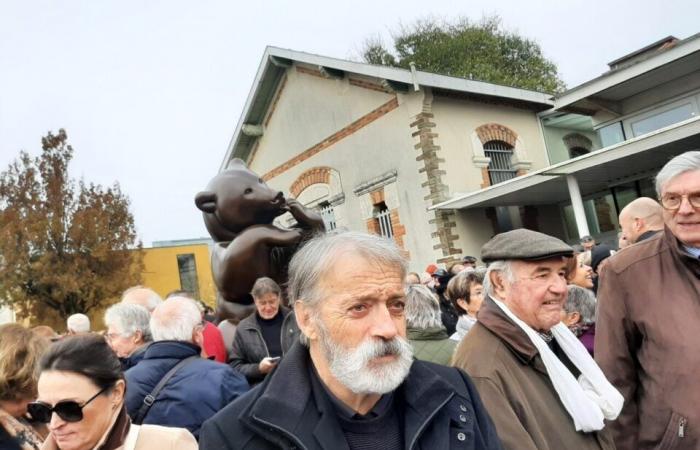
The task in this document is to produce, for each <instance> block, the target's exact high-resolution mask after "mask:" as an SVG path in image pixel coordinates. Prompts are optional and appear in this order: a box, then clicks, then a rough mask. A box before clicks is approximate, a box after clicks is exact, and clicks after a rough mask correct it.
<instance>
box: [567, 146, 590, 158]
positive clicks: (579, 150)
mask: <svg viewBox="0 0 700 450" xmlns="http://www.w3.org/2000/svg"><path fill="white" fill-rule="evenodd" d="M589 153H590V150H588V149H586V148H583V147H571V148H570V149H569V155H570V156H571V157H572V158H576V157H578V156H582V155H587V154H589Z"/></svg>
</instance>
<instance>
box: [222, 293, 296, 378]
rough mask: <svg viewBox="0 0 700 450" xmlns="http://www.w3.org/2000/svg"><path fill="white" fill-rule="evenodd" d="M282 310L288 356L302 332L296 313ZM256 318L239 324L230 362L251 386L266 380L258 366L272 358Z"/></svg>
mask: <svg viewBox="0 0 700 450" xmlns="http://www.w3.org/2000/svg"><path fill="white" fill-rule="evenodd" d="M280 310H281V311H282V314H283V315H284V320H283V321H282V332H281V333H280V341H281V346H282V353H283V354H286V353H287V350H289V348H290V347H291V346H292V344H293V343H294V342H296V341H297V340H298V339H299V333H300V332H299V327H298V325H297V321H296V317H295V315H294V312H293V311H292V310H291V309H289V308H285V307H284V306H281V307H280ZM255 316H256V314H255V313H253V314H251V315H250V316H248V317H246V318H245V319H243V320H241V322H240V323H239V324H238V327H237V328H236V336H235V337H234V338H233V346H232V349H231V361H229V364H231V367H233V368H234V369H236V370H237V371H238V372H240V373H242V374H243V375H245V377H246V378H247V379H248V382H249V383H250V384H254V383H259V382H260V381H262V380H263V379H264V378H265V374H264V373H261V372H260V369H259V368H258V364H260V361H262V359H263V358H266V357H268V356H270V352H269V351H268V349H267V345H265V340H264V339H263V336H262V331H261V330H260V325H259V324H258V321H257V320H256V318H255Z"/></svg>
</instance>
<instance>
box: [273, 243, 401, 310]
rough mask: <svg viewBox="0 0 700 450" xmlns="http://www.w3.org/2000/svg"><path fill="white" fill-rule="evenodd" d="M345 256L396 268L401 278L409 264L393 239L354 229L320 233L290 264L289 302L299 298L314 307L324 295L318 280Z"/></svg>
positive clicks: (292, 302)
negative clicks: (353, 256)
mask: <svg viewBox="0 0 700 450" xmlns="http://www.w3.org/2000/svg"><path fill="white" fill-rule="evenodd" d="M341 255H342V256H341ZM346 255H358V256H360V257H362V258H364V259H366V260H367V261H368V262H371V263H376V264H379V265H380V266H382V267H388V268H393V269H397V270H399V272H400V276H401V280H404V279H405V278H406V272H407V271H408V264H407V263H406V259H405V258H404V256H403V253H402V251H401V249H399V247H397V246H396V244H395V243H394V241H392V240H389V239H386V238H383V237H379V236H375V235H371V234H366V233H359V232H355V231H343V232H338V233H327V234H320V235H317V236H316V237H314V238H313V239H311V240H309V241H308V242H307V243H306V244H305V245H304V246H303V247H302V248H301V249H300V250H299V251H298V252H297V253H296V254H295V255H294V257H293V258H292V260H291V261H290V263H289V283H288V288H287V294H288V295H289V301H290V304H294V303H295V302H296V301H297V300H300V301H303V302H304V303H306V304H308V305H310V306H313V307H315V306H317V305H318V303H319V302H320V301H321V300H322V299H323V297H324V293H322V292H320V290H319V287H320V286H319V285H320V284H321V280H322V279H323V277H324V276H325V275H326V274H327V273H328V271H329V270H330V269H331V267H332V266H333V262H334V261H335V260H337V259H338V258H340V257H345V256H346Z"/></svg>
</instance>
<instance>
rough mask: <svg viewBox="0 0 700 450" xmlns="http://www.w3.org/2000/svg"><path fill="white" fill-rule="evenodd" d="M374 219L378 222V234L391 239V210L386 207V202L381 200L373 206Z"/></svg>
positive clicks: (392, 232) (392, 235)
mask: <svg viewBox="0 0 700 450" xmlns="http://www.w3.org/2000/svg"><path fill="white" fill-rule="evenodd" d="M374 220H376V221H377V222H378V224H379V234H380V235H382V236H384V237H386V238H389V239H392V238H393V237H394V229H393V228H392V226H391V211H389V208H387V206H386V203H384V202H381V203H378V204H377V205H375V206H374Z"/></svg>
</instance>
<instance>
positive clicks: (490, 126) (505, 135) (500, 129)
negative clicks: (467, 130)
mask: <svg viewBox="0 0 700 450" xmlns="http://www.w3.org/2000/svg"><path fill="white" fill-rule="evenodd" d="M475 131H476V135H477V136H478V137H479V140H480V141H481V144H482V145H483V144H485V143H487V142H489V141H503V142H505V143H507V144H508V145H510V146H512V147H513V148H515V146H516V142H517V141H518V134H517V133H516V132H515V131H513V130H511V129H510V128H508V127H507V126H505V125H500V124H497V123H487V124H484V125H481V126H480V127H478V128H477V129H476V130H475Z"/></svg>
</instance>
